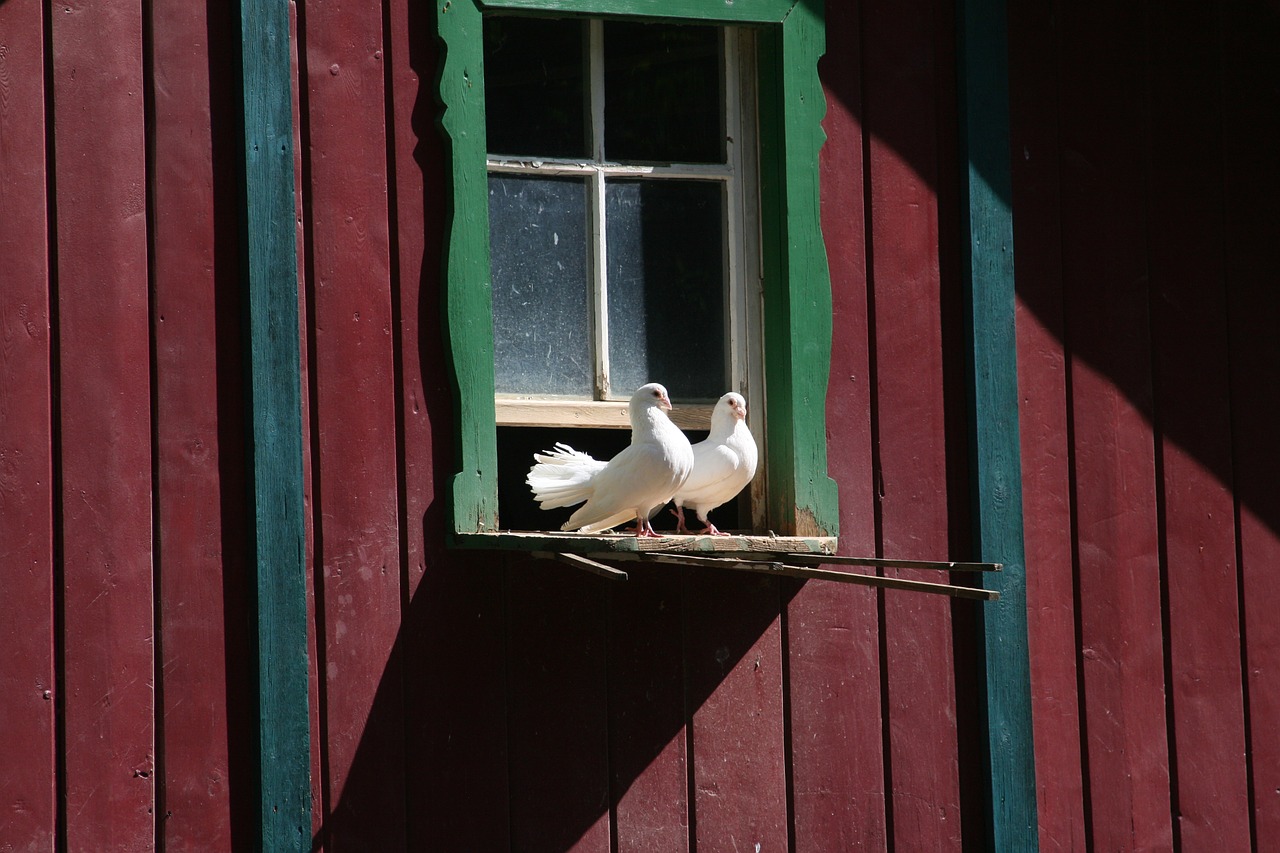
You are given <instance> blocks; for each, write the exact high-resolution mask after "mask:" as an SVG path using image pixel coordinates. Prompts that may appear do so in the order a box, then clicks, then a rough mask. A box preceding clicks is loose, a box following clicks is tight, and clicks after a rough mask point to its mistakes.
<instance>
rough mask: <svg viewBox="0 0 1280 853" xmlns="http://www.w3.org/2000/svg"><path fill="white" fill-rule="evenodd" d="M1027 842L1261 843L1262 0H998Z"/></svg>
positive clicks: (1277, 91)
mask: <svg viewBox="0 0 1280 853" xmlns="http://www.w3.org/2000/svg"><path fill="white" fill-rule="evenodd" d="M1011 27H1012V34H1013V35H1012V39H1011V57H1012V76H1011V80H1012V88H1013V92H1012V102H1013V103H1012V115H1013V123H1014V128H1013V135H1014V138H1013V150H1014V158H1013V168H1014V210H1015V239H1016V256H1017V265H1018V292H1019V296H1020V297H1021V304H1020V310H1019V316H1018V323H1019V359H1020V365H1019V371H1020V375H1019V381H1020V388H1021V391H1022V399H1023V401H1024V402H1023V410H1022V450H1023V460H1022V462H1023V475H1024V494H1025V503H1026V518H1027V522H1026V532H1027V565H1028V575H1027V578H1028V602H1029V607H1030V616H1031V637H1030V642H1031V664H1032V687H1033V702H1034V707H1035V714H1036V758H1037V764H1038V767H1039V771H1040V772H1039V779H1038V782H1039V789H1040V796H1039V808H1040V823H1041V832H1040V835H1041V846H1042V848H1043V849H1045V850H1086V849H1105V850H1135V849H1182V850H1250V849H1252V850H1272V849H1276V848H1277V846H1278V845H1280V794H1277V791H1280V787H1278V786H1277V784H1276V783H1277V773H1278V772H1280V755H1278V754H1277V751H1276V749H1277V740H1276V737H1275V735H1274V732H1275V731H1276V730H1277V728H1278V726H1280V704H1278V703H1277V689H1280V681H1278V680H1277V677H1276V666H1277V664H1278V663H1280V660H1278V659H1277V657H1276V654H1277V651H1278V650H1280V646H1278V644H1277V637H1278V635H1277V633H1276V629H1275V627H1274V624H1275V619H1274V616H1273V614H1274V612H1275V608H1276V606H1277V604H1280V600H1277V593H1276V586H1275V584H1274V582H1272V581H1270V580H1269V576H1270V575H1271V574H1273V573H1274V568H1275V566H1276V565H1277V562H1276V560H1277V557H1278V556H1280V503H1278V502H1277V499H1276V494H1275V489H1274V488H1273V487H1271V486H1263V485H1262V484H1263V483H1267V484H1274V482H1275V479H1276V475H1277V474H1278V473H1280V453H1277V449H1276V445H1275V435H1276V430H1275V423H1276V419H1277V416H1278V415H1280V394H1278V393H1277V383H1276V377H1277V376H1278V375H1280V346H1278V345H1277V343H1276V340H1275V336H1274V330H1275V329H1276V327H1277V323H1278V322H1280V297H1277V295H1276V289H1275V284H1276V282H1277V281H1280V250H1277V241H1276V236H1277V234H1278V233H1280V232H1278V230H1277V229H1278V228H1280V216H1277V208H1276V204H1275V199H1276V198H1277V192H1278V191H1280V170H1277V166H1276V163H1275V158H1274V156H1273V151H1274V145H1273V144H1272V140H1274V138H1275V134H1276V132H1277V130H1280V109H1278V108H1280V74H1278V73H1277V70H1276V67H1275V64H1274V62H1271V60H1270V58H1269V55H1273V48H1272V47H1270V45H1273V44H1274V41H1273V40H1274V38H1275V37H1276V35H1277V33H1280V10H1277V9H1276V8H1275V7H1274V4H1261V3H1244V4H1226V3H1187V2H1175V3H1146V4H1141V3H1130V4H1120V5H1118V6H1117V5H1116V4H1086V5H1084V6H1081V5H1078V4H1077V5H1070V4H1053V5H1041V4H1033V3H1019V4H1014V6H1013V8H1012V10H1011Z"/></svg>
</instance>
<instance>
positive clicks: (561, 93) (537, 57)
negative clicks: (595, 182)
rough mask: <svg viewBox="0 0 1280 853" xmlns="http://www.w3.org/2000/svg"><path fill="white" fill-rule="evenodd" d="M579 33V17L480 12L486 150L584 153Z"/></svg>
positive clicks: (583, 61)
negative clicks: (569, 19)
mask: <svg viewBox="0 0 1280 853" xmlns="http://www.w3.org/2000/svg"><path fill="white" fill-rule="evenodd" d="M585 32H586V31H585V29H584V25H583V23H582V22H581V21H567V20H548V19H543V18H511V17H502V16H486V17H485V19H484V68H485V72H484V86H485V131H486V132H487V134H488V149H489V153H490V154H505V155H510V156H516V155H527V156H534V155H536V156H540V157H585V156H587V150H588V141H587V140H588V134H587V131H586V114H587V113H586V106H585V104H586V102H585V99H584V91H585V86H584V82H583V81H584V78H585V69H586V59H585V57H584V44H585V39H586V35H585Z"/></svg>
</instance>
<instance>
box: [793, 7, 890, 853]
mask: <svg viewBox="0 0 1280 853" xmlns="http://www.w3.org/2000/svg"><path fill="white" fill-rule="evenodd" d="M826 25H827V49H826V54H825V56H824V58H823V59H822V61H821V63H820V65H819V71H820V73H821V76H822V80H823V84H824V87H825V89H826V101H827V115H826V118H825V119H824V121H823V128H824V130H825V131H826V134H827V142H826V145H824V146H823V149H822V156H821V160H820V164H821V174H820V178H821V180H820V183H821V189H822V202H821V203H822V207H821V211H822V231H823V236H824V238H825V240H826V244H827V252H828V262H829V264H830V267H831V285H832V286H831V297H832V328H833V330H834V332H833V336H832V348H831V371H830V379H829V383H828V393H827V412H826V416H827V428H828V430H829V431H830V436H831V440H830V441H829V442H828V453H829V463H830V470H831V475H832V478H833V479H834V480H835V481H836V483H837V484H838V485H839V498H840V551H841V553H842V554H874V553H875V505H874V501H875V496H874V490H873V487H872V485H873V484H872V478H871V477H870V476H869V474H868V472H869V471H870V470H871V467H872V466H871V458H872V454H871V382H870V367H869V364H868V362H869V358H870V353H869V330H868V317H867V281H866V266H867V257H866V220H865V210H866V207H865V204H866V198H865V187H864V183H863V178H864V175H863V126H862V119H861V113H862V108H863V105H862V93H861V82H860V78H861V69H860V65H861V59H862V56H861V47H860V42H861V30H860V22H859V9H858V7H857V6H856V5H855V4H851V3H828V4H827V5H826ZM822 559H828V558H822ZM788 561H789V562H792V561H796V558H795V557H794V556H789V557H788ZM797 564H800V565H803V564H804V562H803V561H801V562H798V563H797ZM793 585H794V586H799V584H793ZM792 592H793V594H792V595H790V600H789V601H788V602H787V604H786V621H785V623H784V624H785V630H786V644H785V647H784V648H785V650H786V654H787V657H786V662H785V663H786V670H787V679H786V683H787V685H788V696H787V699H788V714H789V721H788V722H789V732H790V740H789V776H790V784H791V792H792V809H791V824H792V829H793V831H792V833H791V835H792V839H793V844H794V848H793V849H794V850H795V851H796V853H826V851H830V850H858V849H864V850H883V849H885V846H886V827H885V794H884V790H885V783H884V760H883V754H882V750H881V719H880V656H879V645H878V616H877V612H876V600H877V597H878V596H877V595H876V594H875V593H874V592H873V591H872V590H868V589H856V588H851V587H849V586H847V585H842V584H832V583H806V584H804V585H803V586H801V587H800V588H799V589H795V590H792ZM784 595H785V593H784Z"/></svg>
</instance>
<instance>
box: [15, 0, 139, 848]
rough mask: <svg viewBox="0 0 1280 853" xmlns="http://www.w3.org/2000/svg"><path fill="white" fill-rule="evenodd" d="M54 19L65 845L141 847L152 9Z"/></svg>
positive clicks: (92, 10) (117, 8) (133, 7)
mask: <svg viewBox="0 0 1280 853" xmlns="http://www.w3.org/2000/svg"><path fill="white" fill-rule="evenodd" d="M51 21H52V30H51V33H50V37H51V40H52V41H51V43H52V52H53V63H52V80H53V93H52V95H53V104H54V108H53V122H54V152H55V164H54V169H55V172H56V186H57V197H56V199H55V200H54V205H55V209H56V222H57V225H56V252H57V270H56V274H57V291H58V309H57V310H58V318H57V321H56V322H57V332H56V334H57V341H58V363H59V377H58V383H59V390H58V410H57V417H58V422H59V430H60V434H61V445H60V446H61V451H62V459H61V463H62V465H61V469H62V481H61V512H62V525H63V527H62V530H61V535H62V551H63V560H64V565H63V585H64V592H63V619H62V624H63V625H64V628H65V630H64V635H63V652H64V656H65V659H64V661H63V671H62V677H63V696H62V710H63V714H64V722H65V727H66V734H65V750H66V752H65V755H64V766H65V772H66V777H65V782H64V784H65V788H64V792H63V796H64V797H65V825H66V837H65V839H64V840H63V843H64V844H65V845H66V846H67V847H68V849H95V850H104V851H105V850H139V849H144V848H146V847H149V846H151V845H152V844H153V842H154V838H155V815H154V807H155V780H154V776H153V770H154V769H155V764H154V741H153V732H154V712H155V707H154V702H153V699H154V693H153V691H152V678H153V675H154V658H153V655H152V636H153V631H154V627H153V623H152V612H153V611H152V553H151V546H152V528H151V489H152V483H151V462H152V460H151V417H150V397H151V394H150V371H149V364H150V352H149V347H148V343H149V339H150V335H149V328H148V319H147V276H148V271H147V174H146V164H145V152H146V148H147V146H146V136H145V122H144V114H143V69H142V45H143V20H142V10H141V7H140V5H139V4H118V5H113V6H101V7H98V6H94V7H77V8H74V9H70V10H69V11H64V12H62V13H60V14H55V15H52V16H51ZM37 115H38V113H37Z"/></svg>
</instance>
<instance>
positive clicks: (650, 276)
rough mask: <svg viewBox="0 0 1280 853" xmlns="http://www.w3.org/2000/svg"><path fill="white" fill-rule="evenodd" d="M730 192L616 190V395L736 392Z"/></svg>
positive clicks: (609, 206) (612, 340)
mask: <svg viewBox="0 0 1280 853" xmlns="http://www.w3.org/2000/svg"><path fill="white" fill-rule="evenodd" d="M723 195H724V189H723V186H722V185H721V184H719V183H717V182H714V181H687V180H661V181H635V180H614V181H610V182H609V183H608V184H607V185H606V192H605V198H606V201H605V221H606V223H607V226H606V237H607V243H606V247H607V255H608V281H609V289H608V297H609V311H608V315H609V374H610V386H611V389H612V391H613V393H614V394H615V395H616V396H623V397H625V396H626V395H628V394H630V393H631V391H633V390H634V389H635V388H637V387H639V386H641V385H643V384H644V383H646V382H661V383H663V384H664V385H666V386H667V390H668V391H670V392H671V394H672V396H675V397H682V398H686V399H688V398H695V399H696V398H704V399H714V398H716V397H719V396H720V395H721V394H723V393H724V392H725V390H726V388H727V387H728V386H727V384H726V383H727V374H728V365H727V364H726V359H725V345H724V342H725V325H726V309H725V279H724V254H725V249H724V235H723V226H722V222H723V218H724V217H723V213H722V209H723V204H724V202H723Z"/></svg>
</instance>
